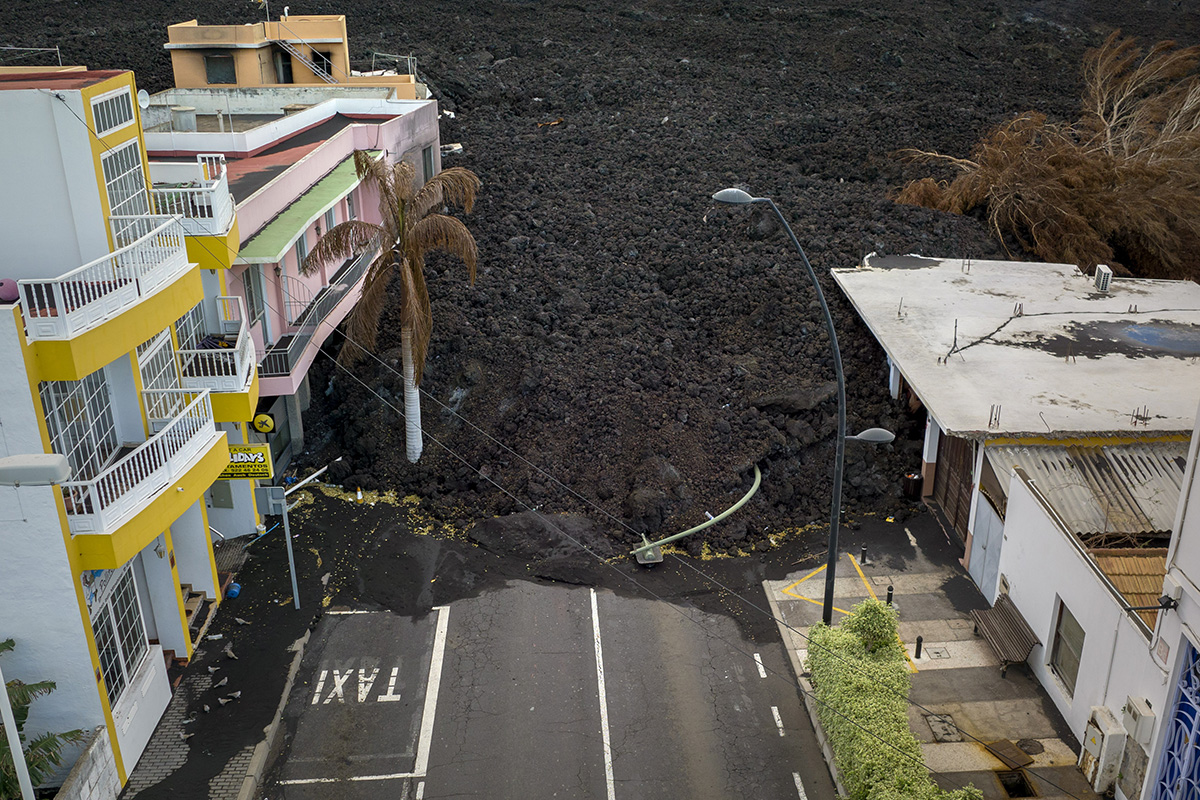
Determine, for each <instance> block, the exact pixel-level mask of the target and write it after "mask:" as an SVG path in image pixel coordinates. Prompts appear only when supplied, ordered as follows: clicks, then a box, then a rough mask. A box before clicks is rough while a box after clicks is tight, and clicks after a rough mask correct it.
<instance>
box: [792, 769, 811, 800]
mask: <svg viewBox="0 0 1200 800" xmlns="http://www.w3.org/2000/svg"><path fill="white" fill-rule="evenodd" d="M792 777H793V778H795V779H796V794H798V795H800V800H808V795H806V794H805V793H804V784H803V783H801V782H800V773H799V772H793V773H792Z"/></svg>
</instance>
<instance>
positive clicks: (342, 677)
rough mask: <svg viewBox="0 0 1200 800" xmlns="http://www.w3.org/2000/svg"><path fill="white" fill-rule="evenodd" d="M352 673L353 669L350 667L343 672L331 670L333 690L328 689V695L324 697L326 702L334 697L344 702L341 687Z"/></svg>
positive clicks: (344, 698)
mask: <svg viewBox="0 0 1200 800" xmlns="http://www.w3.org/2000/svg"><path fill="white" fill-rule="evenodd" d="M353 674H354V670H352V669H348V670H346V672H345V674H343V673H341V672H339V671H338V670H336V669H335V670H334V671H333V690H332V691H330V692H329V696H328V697H326V698H325V703H326V704H328V703H329V702H330V701H331V700H333V699H334V698H337V701H338V702H339V703H344V702H346V695H345V693H344V692H343V687H345V685H346V681H348V680H350V676H351V675H353Z"/></svg>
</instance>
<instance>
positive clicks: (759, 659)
mask: <svg viewBox="0 0 1200 800" xmlns="http://www.w3.org/2000/svg"><path fill="white" fill-rule="evenodd" d="M754 663H755V665H757V666H758V677H760V678H765V677H767V669H766V667H764V666H763V663H762V656H760V655H759V654H758V653H755V654H754Z"/></svg>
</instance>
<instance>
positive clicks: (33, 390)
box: [12, 306, 67, 531]
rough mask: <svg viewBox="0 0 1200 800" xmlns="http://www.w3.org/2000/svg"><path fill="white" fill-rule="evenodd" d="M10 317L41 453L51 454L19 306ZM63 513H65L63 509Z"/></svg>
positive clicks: (34, 365)
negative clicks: (14, 326) (15, 333)
mask: <svg viewBox="0 0 1200 800" xmlns="http://www.w3.org/2000/svg"><path fill="white" fill-rule="evenodd" d="M12 315H13V318H14V319H16V321H17V331H18V334H17V346H18V347H20V348H21V359H22V360H23V361H24V362H25V373H26V376H27V379H28V381H29V395H30V398H31V399H32V400H33V414H34V416H35V417H37V426H38V434H40V435H41V437H42V451H43V452H45V453H51V452H53V450H51V448H50V429H49V428H47V427H46V409H44V408H43V407H42V396H41V395H40V394H39V393H38V384H39V383H40V382H41V381H42V380H43V378H42V376H41V372H40V369H39V365H38V362H37V357H36V356H35V355H34V353H33V348H31V347H30V346H29V345H28V344H27V343H26V342H25V337H24V336H23V335H21V333H20V331H23V330H25V328H24V324H23V322H22V320H21V311H20V306H13V307H12ZM63 513H64V514H65V513H66V510H65V508H64V510H63ZM63 530H64V531H65V530H67V528H66V527H64V528H63Z"/></svg>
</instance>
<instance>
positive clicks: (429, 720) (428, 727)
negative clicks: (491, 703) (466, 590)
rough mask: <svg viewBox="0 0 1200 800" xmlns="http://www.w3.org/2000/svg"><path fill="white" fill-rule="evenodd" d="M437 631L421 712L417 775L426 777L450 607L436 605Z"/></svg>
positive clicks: (415, 767) (440, 683) (440, 682)
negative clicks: (423, 706) (423, 705)
mask: <svg viewBox="0 0 1200 800" xmlns="http://www.w3.org/2000/svg"><path fill="white" fill-rule="evenodd" d="M436 609H437V612H438V621H437V631H436V632H435V633H434V635H433V655H432V656H431V657H430V659H429V683H428V684H427V685H426V687H425V710H424V711H422V712H421V738H420V739H419V740H418V741H417V761H416V764H414V766H413V772H414V773H416V777H419V778H423V777H425V771H426V770H427V769H428V768H429V746H430V744H432V742H433V717H434V714H436V713H437V696H438V688H439V687H440V686H441V685H442V659H443V658H445V655H446V629H447V628H448V627H449V626H450V607H449V606H436Z"/></svg>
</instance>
